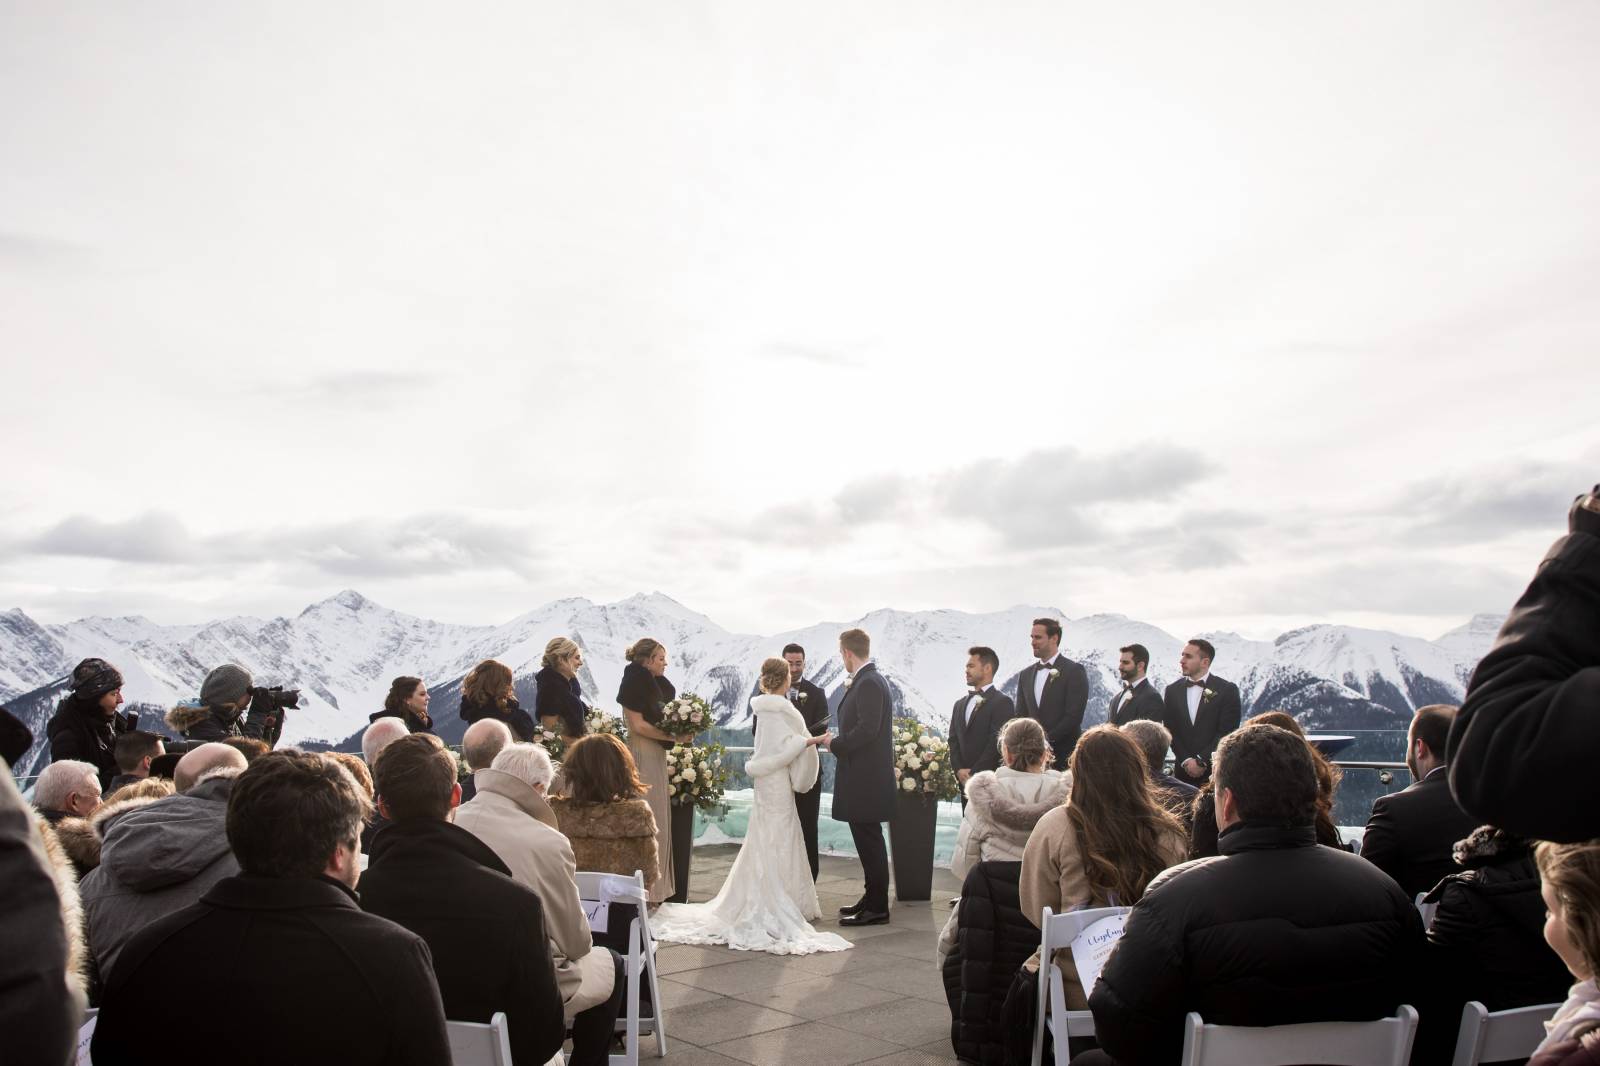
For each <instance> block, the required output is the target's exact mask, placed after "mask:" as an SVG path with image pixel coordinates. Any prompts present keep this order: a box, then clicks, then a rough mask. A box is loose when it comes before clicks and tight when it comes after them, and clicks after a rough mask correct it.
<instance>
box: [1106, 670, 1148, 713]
mask: <svg viewBox="0 0 1600 1066" xmlns="http://www.w3.org/2000/svg"><path fill="white" fill-rule="evenodd" d="M1142 684H1144V678H1142V677H1141V678H1140V679H1139V680H1137V681H1124V682H1123V683H1122V691H1121V692H1119V693H1117V698H1116V699H1114V700H1112V701H1111V713H1112V714H1116V713H1117V712H1118V711H1120V710H1122V708H1123V705H1124V704H1126V703H1127V702H1128V701H1129V700H1131V699H1133V690H1134V689H1136V688H1138V687H1139V686H1140V685H1142Z"/></svg>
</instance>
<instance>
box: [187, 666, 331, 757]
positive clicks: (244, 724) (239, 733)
mask: <svg viewBox="0 0 1600 1066" xmlns="http://www.w3.org/2000/svg"><path fill="white" fill-rule="evenodd" d="M299 706H300V693H299V691H298V690H296V689H285V688H283V687H282V686H281V685H279V686H275V687H273V688H257V687H255V686H254V684H253V679H252V678H251V676H250V671H248V670H246V669H245V668H244V667H242V666H239V665H238V664H236V663H228V664H226V665H224V666H219V667H217V668H216V669H215V670H213V671H211V672H210V673H209V674H207V675H206V679H205V681H204V682H202V683H201V685H200V698H199V699H198V700H193V701H188V702H185V703H180V704H179V705H178V706H176V707H174V708H172V710H170V711H168V712H167V718H166V721H167V725H168V727H170V728H171V729H172V730H173V731H174V732H176V733H178V734H179V735H181V736H182V737H183V738H184V739H185V740H190V741H196V742H201V743H204V742H206V741H212V740H227V739H228V738H229V737H254V738H256V739H257V740H261V741H264V742H266V744H267V745H268V746H270V747H276V746H277V744H278V737H279V736H280V735H281V734H282V733H283V722H284V714H285V712H286V711H289V710H293V709H294V708H297V707H299Z"/></svg>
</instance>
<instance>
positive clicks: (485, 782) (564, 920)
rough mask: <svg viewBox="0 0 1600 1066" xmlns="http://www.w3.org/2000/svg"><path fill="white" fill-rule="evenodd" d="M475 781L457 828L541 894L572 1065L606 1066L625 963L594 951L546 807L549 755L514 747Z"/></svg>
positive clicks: (566, 846)
mask: <svg viewBox="0 0 1600 1066" xmlns="http://www.w3.org/2000/svg"><path fill="white" fill-rule="evenodd" d="M473 776H474V779H475V780H476V782H477V786H478V791H477V795H476V796H474V797H473V799H472V801H471V802H470V803H464V804H462V805H461V806H460V807H457V808H456V825H458V826H460V827H461V828H462V829H465V830H466V831H467V832H469V833H471V834H472V835H473V836H475V837H477V838H478V839H479V840H481V841H483V842H484V843H485V844H487V845H489V847H490V848H491V849H492V850H493V851H494V853H495V854H496V855H498V856H499V857H500V860H501V861H502V862H504V863H505V864H506V866H507V867H509V868H510V870H511V876H512V877H514V878H516V879H517V880H518V881H520V882H522V883H523V884H525V885H527V886H528V887H529V888H531V889H533V890H534V891H535V892H537V893H538V894H539V898H540V900H541V901H542V902H543V903H544V917H545V928H546V930H547V932H548V933H549V936H550V953H551V955H552V956H553V957H554V959H555V965H556V984H557V986H558V987H559V988H560V990H561V999H562V1004H563V1007H564V1009H565V1013H566V1016H567V1017H568V1018H569V1019H572V1038H573V1039H572V1056H571V1059H570V1061H571V1063H572V1066H584V1064H587V1063H601V1064H603V1063H605V1062H606V1057H607V1054H608V1052H609V1048H610V1043H611V1033H612V1030H613V1029H614V1027H615V1025H616V1020H617V1015H618V1013H619V1012H620V1011H621V1009H622V996H623V992H624V991H625V978H624V972H623V969H622V960H621V959H620V958H619V957H618V956H617V954H616V953H615V952H613V951H611V950H610V949H608V948H598V949H597V948H595V946H594V941H593V939H592V938H591V937H590V935H589V923H588V919H587V918H585V917H584V913H583V905H582V904H581V903H580V902H579V900H578V881H577V877H576V874H577V870H578V865H577V862H576V861H575V860H574V858H573V855H572V845H571V844H570V843H569V842H568V841H567V838H566V837H564V836H562V835H561V832H560V831H559V830H558V829H557V828H556V817H555V814H554V812H552V811H551V810H550V805H549V804H548V803H546V802H545V792H546V790H547V789H548V788H549V786H550V779H551V777H552V776H554V768H553V767H552V766H551V764H550V756H549V755H548V754H546V752H545V750H544V749H543V748H541V747H539V746H538V745H537V744H512V745H510V746H508V747H506V748H505V749H504V750H502V751H501V752H500V754H499V755H496V756H495V758H494V762H493V763H492V764H491V765H490V767H489V768H488V769H486V770H479V771H477V772H476V773H475V774H474V775H473Z"/></svg>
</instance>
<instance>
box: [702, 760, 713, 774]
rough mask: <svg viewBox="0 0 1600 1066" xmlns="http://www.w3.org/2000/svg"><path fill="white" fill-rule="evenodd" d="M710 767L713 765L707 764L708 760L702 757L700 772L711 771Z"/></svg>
mask: <svg viewBox="0 0 1600 1066" xmlns="http://www.w3.org/2000/svg"><path fill="white" fill-rule="evenodd" d="M710 769H711V767H709V766H707V765H706V761H705V760H704V759H701V760H700V772H701V773H707V772H709V771H710Z"/></svg>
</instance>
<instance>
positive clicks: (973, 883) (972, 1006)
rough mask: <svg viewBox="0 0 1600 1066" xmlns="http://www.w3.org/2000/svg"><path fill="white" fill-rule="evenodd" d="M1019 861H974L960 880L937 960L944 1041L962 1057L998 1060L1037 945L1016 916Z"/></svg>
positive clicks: (986, 1064) (998, 1063)
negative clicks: (954, 919) (945, 949)
mask: <svg viewBox="0 0 1600 1066" xmlns="http://www.w3.org/2000/svg"><path fill="white" fill-rule="evenodd" d="M1021 876H1022V864H1021V863H1019V862H1001V861H988V862H980V863H978V864H977V865H976V866H974V867H973V868H972V871H971V872H970V873H968V874H967V877H966V880H964V881H963V882H962V883H961V906H960V908H959V909H958V910H957V912H956V913H957V914H958V915H959V917H960V925H959V927H958V928H957V931H956V934H955V936H954V938H953V939H952V941H951V944H950V951H949V954H948V955H946V956H945V958H944V962H943V964H942V967H941V969H942V971H943V973H942V976H943V978H944V994H945V1000H946V1002H947V1003H949V1005H950V1045H951V1047H953V1048H954V1049H955V1052H956V1057H957V1058H958V1059H960V1061H962V1062H970V1063H980V1064H983V1066H991V1064H992V1066H1003V1064H1004V1063H1007V1062H1010V1061H1012V1060H1011V1058H1010V1057H1008V1046H1009V1045H1010V1043H1011V1042H1012V1040H1013V1036H1014V1034H1013V1033H1012V1030H1013V1029H1015V1030H1017V1031H1018V1032H1019V1033H1020V1031H1021V1030H1023V1029H1026V1030H1027V1037H1026V1038H1024V1039H1031V1037H1032V1035H1033V1029H1032V1027H1031V1026H1027V1025H1012V1024H1010V1022H1009V1019H1008V1018H1007V1017H1006V1010H1005V1008H1006V1006H1007V1004H1008V1002H1010V1001H1011V996H1010V994H1009V993H1010V991H1011V988H1012V986H1013V984H1014V982H1015V981H1016V978H1017V974H1018V971H1019V970H1020V969H1021V968H1022V965H1023V963H1025V962H1026V961H1027V959H1028V956H1029V955H1031V954H1032V953H1033V952H1034V951H1035V950H1037V949H1038V947H1039V930H1038V929H1036V928H1035V927H1034V925H1033V923H1032V922H1030V921H1028V920H1027V919H1026V918H1024V917H1023V916H1022V900H1021V898H1020V896H1019V895H1018V892H1017V883H1018V879H1019V878H1020V877H1021Z"/></svg>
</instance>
